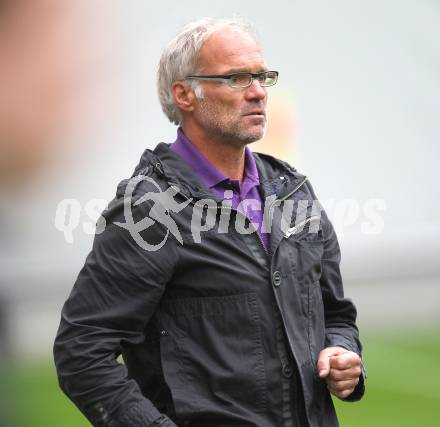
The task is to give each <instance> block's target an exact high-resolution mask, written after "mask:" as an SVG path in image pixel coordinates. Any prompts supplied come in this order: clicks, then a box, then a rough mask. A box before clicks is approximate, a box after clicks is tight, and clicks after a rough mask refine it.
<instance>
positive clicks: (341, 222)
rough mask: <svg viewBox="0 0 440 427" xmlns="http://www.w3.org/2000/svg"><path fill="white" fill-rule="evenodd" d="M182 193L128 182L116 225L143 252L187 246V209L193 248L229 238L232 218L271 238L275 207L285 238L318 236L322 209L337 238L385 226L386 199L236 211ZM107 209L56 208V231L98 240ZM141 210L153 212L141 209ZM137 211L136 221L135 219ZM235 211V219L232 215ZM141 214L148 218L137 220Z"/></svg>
mask: <svg viewBox="0 0 440 427" xmlns="http://www.w3.org/2000/svg"><path fill="white" fill-rule="evenodd" d="M145 182H146V183H147V186H148V188H149V191H145V192H144V193H143V194H142V195H141V197H135V191H136V188H137V187H138V186H139V185H140V184H141V183H145ZM144 185H145V184H144ZM150 190H151V191H150ZM179 193H181V191H180V190H179V188H177V187H176V186H174V185H171V186H169V187H167V188H166V189H165V190H163V189H162V188H161V187H160V186H159V184H158V183H157V182H156V181H155V180H154V179H153V178H151V177H149V176H145V175H137V176H135V177H133V178H131V179H130V180H129V181H128V183H127V185H126V188H125V192H124V196H123V197H124V199H123V205H124V208H123V209H124V222H115V223H114V224H115V225H117V226H119V227H121V228H122V229H124V230H125V231H126V232H127V233H130V235H131V237H132V238H133V240H134V241H135V242H136V244H137V245H138V246H139V247H141V248H142V249H144V250H146V251H150V252H151V251H157V250H159V249H160V248H162V247H163V246H164V245H165V243H166V242H167V240H168V238H169V237H170V234H172V235H173V237H174V238H175V239H176V240H177V242H179V243H180V244H181V245H183V244H184V238H183V237H182V230H180V229H179V227H178V224H177V222H176V221H175V218H176V215H180V214H182V211H183V210H184V209H190V217H191V220H190V223H189V225H190V234H191V236H192V240H193V241H194V242H195V243H200V242H201V241H202V237H203V234H204V233H206V232H208V231H211V230H213V229H214V227H215V226H216V224H217V228H216V232H217V233H219V234H222V233H227V232H228V230H229V227H230V226H231V221H232V218H234V221H233V224H232V226H233V227H235V230H236V231H237V233H239V234H252V233H270V232H271V230H272V227H273V226H274V209H275V207H279V208H280V209H281V215H280V216H279V218H278V221H279V222H280V223H279V224H277V225H278V226H279V227H280V228H281V231H282V233H283V234H284V237H286V238H288V237H290V236H291V235H294V234H298V233H300V232H302V231H305V232H306V233H310V234H313V233H317V232H318V231H319V229H320V221H321V213H322V210H323V208H325V210H326V212H327V214H330V216H331V217H332V220H333V224H334V225H335V226H336V228H337V229H338V234H339V235H341V234H343V231H344V228H346V227H354V226H356V225H357V226H359V227H360V231H361V232H362V233H363V234H379V233H381V232H382V231H383V228H384V225H385V223H384V219H383V216H382V213H383V212H384V211H385V210H386V203H385V201H384V200H383V199H368V200H366V201H364V202H362V203H361V202H359V201H357V200H355V199H341V200H329V201H326V202H323V203H320V202H318V201H317V200H308V199H305V200H293V199H287V200H284V201H280V200H277V198H276V196H274V195H272V196H269V197H267V198H266V199H265V200H264V202H263V203H262V202H261V201H260V200H256V199H245V200H242V201H240V202H239V203H238V205H237V206H236V207H235V209H234V208H233V207H232V199H233V192H232V191H231V190H226V191H225V192H224V194H223V200H222V201H221V203H219V201H218V200H214V199H210V198H204V199H197V200H196V199H194V198H191V197H188V196H184V195H182V194H179ZM107 204H108V203H107V201H106V200H104V199H92V200H89V201H88V202H87V203H86V204H85V206H84V209H83V208H82V205H81V203H80V202H79V201H78V200H76V199H64V200H62V201H60V203H59V204H58V206H57V208H56V213H55V227H56V229H57V230H59V231H61V232H63V233H64V238H65V240H66V242H67V243H73V242H74V232H75V231H76V232H78V229H82V231H83V232H84V233H86V234H100V233H102V232H103V231H104V230H105V228H106V226H107V223H106V220H105V217H104V216H102V215H101V212H102V211H103V210H104V209H105V208H106V206H107ZM143 204H145V206H148V207H149V208H147V209H139V207H140V206H141V205H143ZM135 210H136V213H137V215H134V211H135ZM234 210H235V211H236V212H237V214H236V215H231V214H232V212H233V211H234ZM139 212H146V213H145V214H144V216H143V217H141V218H139V214H138V213H139ZM84 216H86V218H84ZM135 216H136V219H137V221H135ZM256 216H258V217H260V218H261V219H262V221H261V223H260V222H258V221H254V222H252V220H250V219H251V218H255V217H256ZM157 224H160V225H161V226H162V227H163V228H164V229H165V230H166V232H165V234H164V235H163V237H162V238H161V240H160V241H159V242H154V243H153V242H152V241H149V236H150V237H152V235H153V233H151V234H149V229H150V228H151V227H153V226H154V225H157Z"/></svg>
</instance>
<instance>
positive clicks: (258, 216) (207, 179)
mask: <svg viewBox="0 0 440 427" xmlns="http://www.w3.org/2000/svg"><path fill="white" fill-rule="evenodd" d="M170 148H171V150H173V151H174V152H175V153H176V154H177V155H178V156H179V157H181V158H182V159H183V160H184V161H185V162H186V163H188V165H189V166H190V167H191V169H192V170H193V171H194V172H195V174H196V175H197V176H198V178H199V179H200V181H201V182H202V183H203V184H204V185H205V187H206V188H209V189H210V190H211V191H212V192H213V194H214V195H215V196H217V197H218V198H220V199H225V198H226V199H231V201H232V203H231V204H232V207H233V208H234V209H237V210H239V211H241V212H242V213H244V214H245V215H246V216H247V217H248V218H249V220H250V221H251V222H252V223H253V224H255V225H256V226H257V227H258V229H257V232H258V234H259V236H260V237H261V240H262V242H263V244H264V246H265V248H266V249H267V248H268V247H269V234H268V233H262V232H261V227H262V224H263V211H264V201H263V199H262V197H261V195H260V192H259V190H258V187H259V185H260V179H259V176H258V170H257V165H256V164H255V159H254V156H253V155H252V152H251V150H250V149H249V148H248V147H247V146H246V147H245V164H244V177H243V182H242V184H241V186H240V182H239V181H238V180H232V179H230V178H228V177H227V176H226V175H224V174H223V173H221V172H220V171H219V170H218V169H217V168H215V167H214V166H213V165H212V164H211V163H210V162H209V161H208V160H207V159H206V158H205V157H203V155H202V154H201V153H200V151H199V150H198V149H197V147H196V146H195V145H194V144H193V143H192V142H191V141H190V140H189V138H188V137H187V136H186V135H185V134H184V133H183V130H182V128H180V127H179V129H178V130H177V139H176V141H175V142H174V143H173V144H171V146H170ZM231 190H232V198H231V193H230V191H231ZM225 191H229V193H225Z"/></svg>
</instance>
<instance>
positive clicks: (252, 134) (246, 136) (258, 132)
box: [241, 126, 266, 144]
mask: <svg viewBox="0 0 440 427" xmlns="http://www.w3.org/2000/svg"><path fill="white" fill-rule="evenodd" d="M265 133H266V127H265V126H261V127H258V128H256V129H253V130H249V131H248V132H243V134H242V135H241V137H242V138H241V139H242V141H243V142H246V144H250V143H251V142H256V141H259V140H260V139H262V138H263V137H264V134H265Z"/></svg>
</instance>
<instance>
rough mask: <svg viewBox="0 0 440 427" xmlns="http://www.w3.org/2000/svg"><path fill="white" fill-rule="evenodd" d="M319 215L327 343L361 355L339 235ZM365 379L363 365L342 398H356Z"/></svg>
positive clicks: (360, 393) (359, 395)
mask: <svg viewBox="0 0 440 427" xmlns="http://www.w3.org/2000/svg"><path fill="white" fill-rule="evenodd" d="M321 215H322V216H321V220H322V224H323V237H324V254H323V257H322V262H321V266H322V273H321V279H320V285H321V292H322V299H323V302H324V313H325V332H326V347H333V346H339V347H343V348H345V349H347V350H350V351H353V352H355V353H357V354H358V355H359V356H361V357H362V354H361V352H362V346H361V343H360V341H359V333H358V328H357V326H356V315H357V312H356V307H355V306H354V304H353V303H352V301H351V300H349V299H347V298H345V297H344V289H343V285H342V278H341V272H340V268H339V265H340V261H341V253H340V249H339V243H338V239H337V237H336V233H335V231H334V228H333V226H332V224H331V222H330V220H329V219H328V217H327V214H326V213H325V212H324V211H322V212H321ZM364 379H365V371H364V369H363V366H362V374H361V377H360V381H359V384H358V385H357V387H356V388H355V390H354V391H353V393H352V394H351V395H350V396H348V397H347V398H346V399H344V400H347V401H356V400H359V399H361V397H362V396H363V394H364V391H365V385H364Z"/></svg>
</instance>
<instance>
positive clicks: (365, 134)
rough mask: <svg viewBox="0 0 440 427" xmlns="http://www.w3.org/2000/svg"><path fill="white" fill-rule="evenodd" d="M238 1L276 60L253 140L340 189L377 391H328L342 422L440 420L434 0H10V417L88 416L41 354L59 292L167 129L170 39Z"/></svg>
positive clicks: (330, 197)
mask: <svg viewBox="0 0 440 427" xmlns="http://www.w3.org/2000/svg"><path fill="white" fill-rule="evenodd" d="M233 13H237V14H239V15H241V16H243V17H245V18H246V19H249V20H250V21H251V22H253V23H254V24H255V26H256V27H257V29H258V32H259V33H260V38H261V41H262V44H263V50H264V55H265V58H266V60H267V63H268V65H270V67H274V69H278V70H279V71H280V80H279V83H278V84H277V85H276V86H275V87H273V88H271V89H273V90H271V95H270V99H269V104H268V109H269V117H270V120H269V126H268V133H267V135H266V137H265V139H264V140H263V146H258V145H257V146H253V147H252V148H253V149H255V150H257V151H260V150H264V147H266V151H269V152H270V153H271V154H273V155H275V156H278V157H281V158H283V159H284V160H287V161H289V162H290V163H291V164H292V165H294V166H295V167H297V168H298V170H300V171H301V172H302V173H305V174H306V175H307V176H309V177H310V178H311V180H312V182H313V184H314V188H315V189H316V191H317V194H318V196H319V198H320V199H321V201H328V202H329V203H328V207H327V206H326V209H327V213H328V214H329V216H330V218H331V219H332V221H333V222H334V225H335V228H336V230H337V233H338V236H339V240H340V244H341V249H342V271H343V277H344V280H345V290H346V294H347V296H349V297H351V298H353V300H354V302H355V303H356V306H357V307H358V312H359V325H360V331H361V337H362V341H363V344H364V347H365V351H364V359H365V365H366V368H367V371H368V380H367V393H366V396H365V398H364V399H363V400H362V401H361V402H359V403H355V404H349V403H343V402H340V401H337V402H336V405H337V410H338V414H339V418H340V420H341V425H342V426H343V427H345V426H355V427H363V426H369V427H382V426H384V427H389V426H391V427H393V426H399V427H400V426H403V427H405V426H408V427H410V426H411V427H415V426H416V427H418V426H422V427H425V426H426V427H430V426H438V425H440V421H439V420H438V416H437V413H438V412H439V409H440V392H439V390H438V389H439V383H440V381H439V380H440V368H439V361H440V286H439V283H440V263H439V254H440V222H439V218H440V198H439V197H438V189H437V186H436V185H434V184H435V183H436V182H437V183H438V182H439V181H440V168H439V167H438V159H439V158H440V144H439V143H438V141H439V140H440V131H439V129H440V127H439V110H440V104H439V100H440V73H439V60H438V58H439V54H438V53H439V52H438V50H439V49H438V40H440V2H439V1H438V0H419V1H417V2H415V1H413V2H399V1H397V0H370V1H368V2H366V1H359V0H358V1H353V0H339V1H337V2H329V1H326V0H316V1H313V2H307V1H295V0H293V1H292V0H273V1H272V2H270V3H266V4H264V3H261V4H260V3H256V2H255V1H251V0H243V1H240V2H237V1H235V0H223V1H222V2H217V3H215V2H200V1H194V0H189V1H186V2H182V3H180V2H172V4H171V2H166V1H162V2H155V3H154V8H152V6H151V2H148V1H145V0H132V1H130V2H127V1H124V0H95V1H93V2H91V1H88V0H77V1H74V2H73V1H72V2H60V1H56V0H26V1H18V0H0V28H1V37H0V63H1V65H2V66H0V427H40V426H44V427H52V426H54V427H55V426H56V427H82V426H87V425H88V423H87V421H86V420H85V419H84V417H83V416H82V415H81V414H80V413H79V411H78V410H77V409H76V408H75V407H74V406H73V404H72V403H71V402H70V401H69V400H68V399H67V398H66V397H65V396H64V395H63V394H62V392H61V391H60V390H59V388H58V386H57V381H56V377H55V371H54V368H53V362H52V359H51V356H50V349H51V346H52V343H53V339H54V336H55V333H56V329H57V326H58V323H59V315H60V310H61V306H62V303H63V301H65V299H66V298H67V296H68V293H69V292H70V290H71V288H72V285H73V283H74V281H75V278H76V276H77V274H78V272H79V270H80V268H81V267H82V265H83V263H84V259H85V257H86V255H87V253H88V252H89V250H90V247H91V244H92V239H93V225H94V223H95V222H96V220H97V218H98V215H99V212H98V211H99V210H100V209H96V208H97V207H98V206H101V205H102V203H101V202H104V203H105V202H106V201H109V200H111V199H112V197H113V195H114V192H115V188H116V185H117V183H118V182H119V181H120V180H121V179H123V178H126V177H127V176H129V175H130V174H131V172H132V170H133V168H134V166H135V165H136V164H137V162H138V159H139V156H140V154H141V153H142V152H143V150H144V149H145V148H150V149H151V148H153V147H154V146H155V145H156V143H157V142H158V141H166V142H172V141H173V140H174V138H175V132H176V129H175V127H174V126H172V125H170V123H169V122H168V121H167V119H166V118H165V116H164V115H163V113H162V111H161V107H160V105H159V102H158V99H157V96H156V92H157V89H156V69H157V63H158V60H159V57H160V53H161V50H162V49H163V47H164V46H165V45H166V44H167V43H168V42H169V40H170V38H171V37H172V35H173V34H175V32H176V31H177V30H178V28H180V27H181V26H182V25H183V24H184V23H186V22H189V21H191V20H194V19H196V18H200V17H203V16H217V17H220V16H223V17H225V16H231V15H232V14H233ZM4 64H7V66H3V65H4ZM258 144H259V143H258ZM264 144H266V145H264ZM375 200H376V201H379V202H381V203H379V205H378V206H383V207H384V209H383V210H382V209H376V210H374V209H372V206H373V207H374V206H376V205H371V204H369V202H372V201H373V202H374V201H375ZM66 201H67V202H69V204H68V205H67V204H63V203H64V202H66ZM332 201H333V202H334V203H333V204H332V203H331V202H332ZM63 206H64V208H63ZM332 206H333V207H332ZM385 206H386V209H385ZM69 207H70V208H69ZM372 213H373V214H374V215H372ZM373 225H375V226H376V227H373ZM382 226H383V227H382ZM392 328H394V329H392ZM433 328H437V329H433ZM208 427H209V426H208Z"/></svg>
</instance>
